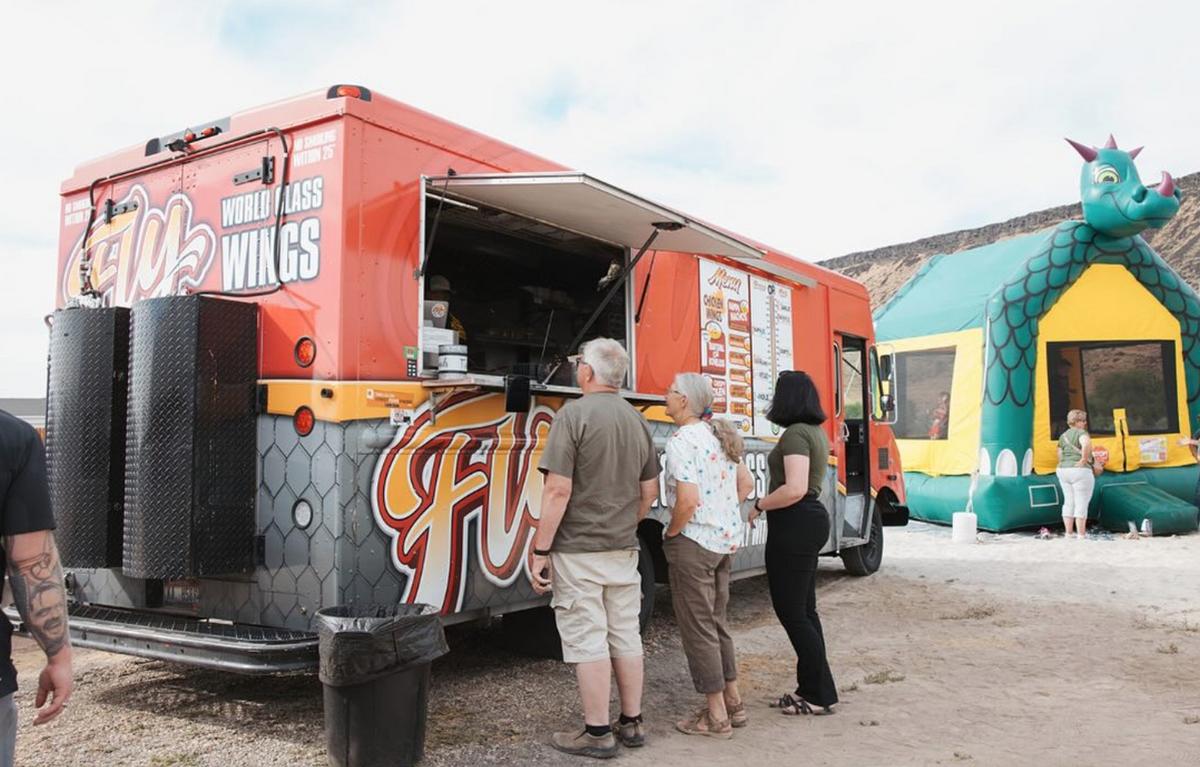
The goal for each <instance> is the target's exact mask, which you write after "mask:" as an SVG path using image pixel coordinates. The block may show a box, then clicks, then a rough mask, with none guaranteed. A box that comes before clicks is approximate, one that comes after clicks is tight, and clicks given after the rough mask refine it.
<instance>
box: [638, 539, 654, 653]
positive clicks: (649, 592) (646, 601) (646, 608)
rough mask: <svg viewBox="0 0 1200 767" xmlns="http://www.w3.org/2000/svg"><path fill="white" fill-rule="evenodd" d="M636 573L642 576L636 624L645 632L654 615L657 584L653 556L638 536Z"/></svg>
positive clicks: (644, 541)
mask: <svg viewBox="0 0 1200 767" xmlns="http://www.w3.org/2000/svg"><path fill="white" fill-rule="evenodd" d="M638 547H639V551H638V575H640V576H642V611H641V613H639V614H638V626H639V627H640V628H641V630H642V633H643V634H645V633H646V629H647V627H649V625H650V617H651V616H652V615H654V596H655V594H656V592H657V591H658V586H657V585H656V584H655V583H654V557H653V556H652V555H651V554H650V548H649V547H648V546H647V545H646V539H645V538H643V537H642V536H640V535H639V536H638Z"/></svg>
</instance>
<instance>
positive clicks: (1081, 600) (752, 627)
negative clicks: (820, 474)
mask: <svg viewBox="0 0 1200 767" xmlns="http://www.w3.org/2000/svg"><path fill="white" fill-rule="evenodd" d="M886 541H887V543H886V551H885V557H884V567H883V568H882V569H881V571H880V572H879V573H877V574H876V575H874V576H872V577H870V578H853V577H850V576H847V575H845V574H844V572H843V571H842V569H841V566H840V563H839V562H838V561H836V560H830V561H828V562H824V563H823V566H822V573H821V577H820V580H819V584H818V589H819V593H818V603H819V606H820V609H821V615H822V620H823V621H824V623H825V628H826V637H827V642H828V645H829V650H830V661H831V665H832V667H833V672H834V676H835V678H836V680H837V682H838V685H839V688H840V689H841V693H842V698H843V703H842V704H841V705H840V706H839V707H838V713H837V715H836V716H832V717H819V718H814V717H800V718H792V717H783V716H780V715H779V714H778V713H776V712H775V711H772V710H771V709H769V708H768V707H767V704H766V699H767V698H768V697H769V696H771V695H778V694H779V693H781V692H784V691H787V690H788V689H789V688H790V686H791V678H790V674H791V669H792V667H793V663H794V656H793V655H792V654H791V650H790V648H789V647H788V645H787V641H786V638H785V636H784V634H783V631H782V630H781V629H780V628H779V627H778V625H777V624H776V623H775V620H774V616H773V614H772V612H771V607H770V602H769V600H768V599H767V596H766V589H765V582H764V581H763V580H762V579H760V578H753V579H748V580H745V581H741V582H738V583H736V584H734V588H733V591H734V593H733V598H732V605H731V613H732V614H731V618H732V622H733V624H734V626H735V627H736V630H735V639H736V641H737V647H738V651H739V660H740V667H741V675H742V688H743V691H744V693H745V696H746V699H747V700H748V701H749V702H750V716H751V721H750V726H749V727H748V728H747V729H745V730H739V731H738V732H737V733H736V736H735V738H734V739H733V740H732V741H727V742H714V741H710V740H706V739H694V738H689V737H687V736H683V735H680V734H678V733H676V732H674V730H673V728H672V725H671V723H672V722H673V721H675V719H677V718H679V717H681V716H682V715H684V714H685V713H687V712H688V711H690V710H691V709H693V708H694V707H695V706H696V705H697V704H698V702H699V699H698V696H697V695H696V694H695V693H694V692H693V691H692V690H691V685H690V681H689V679H688V674H687V670H686V667H685V665H684V660H683V655H682V651H681V649H680V647H679V642H678V638H677V633H676V629H675V625H674V620H673V618H672V616H671V614H670V609H669V592H668V591H666V590H665V589H663V590H661V591H660V592H659V603H658V610H657V612H656V615H655V618H654V623H653V625H652V627H651V630H650V634H649V636H648V639H647V644H646V649H647V659H646V663H647V685H646V696H645V713H646V716H647V720H648V725H649V738H648V739H649V742H648V744H647V746H646V747H645V748H644V749H641V750H630V751H625V752H623V753H622V754H621V756H620V762H621V763H624V764H629V765H639V764H645V765H649V764H653V765H656V767H660V766H661V765H677V764H678V765H685V764H704V765H706V767H707V765H738V766H739V767H744V766H745V765H746V764H747V763H748V762H749V761H751V760H752V761H753V762H755V763H759V764H767V763H783V762H784V761H785V760H786V761H787V762H788V763H797V762H801V761H802V762H803V763H806V764H886V765H928V764H978V765H991V764H995V765H1015V764H1039V765H1077V764H1089V765H1128V764H1187V763H1192V764H1194V763H1197V761H1200V600H1198V599H1197V597H1196V592H1197V589H1198V588H1200V535H1192V536H1187V537H1181V538H1159V539H1142V540H1137V541H1130V540H1123V539H1121V538H1111V539H1107V540H1105V539H1100V540H1085V541H1077V540H1070V541H1068V540H1064V539H1061V538H1059V539H1055V540H1048V541H1046V540H1037V539H1035V538H1033V537H1032V536H1029V535H1004V536H993V535H986V534H983V535H981V536H980V542H979V543H977V544H974V545H969V544H968V545H963V544H957V545H956V544H953V543H951V542H950V539H949V531H948V530H946V529H944V528H936V527H930V526H926V525H921V524H916V523H914V524H913V525H911V526H910V527H909V528H906V529H889V530H888V531H887V538H886ZM451 643H452V646H453V647H454V651H453V652H452V653H451V655H449V656H447V657H446V658H444V659H443V660H441V661H439V662H438V663H436V664H435V666H434V679H433V692H432V696H431V701H430V725H429V731H428V739H427V746H426V759H425V762H424V764H427V765H430V767H448V766H450V765H489V764H497V765H500V764H504V765H524V764H531V765H567V764H580V763H591V762H590V760H579V759H573V758H570V757H565V756H562V755H560V754H557V753H555V752H553V751H552V750H550V749H549V748H548V747H547V746H545V745H544V743H545V740H546V737H547V735H548V733H549V732H551V731H553V730H555V729H568V728H574V727H576V726H578V722H579V715H578V703H577V701H576V698H575V690H574V685H573V678H572V676H571V673H570V671H569V669H568V668H566V667H565V666H563V665H562V664H560V663H555V662H551V661H545V660H534V659H530V658H525V657H521V656H518V655H514V654H512V653H510V652H508V651H506V650H503V649H500V647H499V642H498V636H497V631H496V630H494V629H479V628H472V629H466V628H456V629H454V630H452V632H451ZM16 656H17V665H18V668H19V670H20V673H21V680H22V685H23V687H24V688H25V689H24V690H23V691H22V692H20V693H18V704H19V705H20V706H21V707H22V723H21V727H20V733H19V736H18V751H17V763H18V764H21V765H55V766H56V767H57V766H58V765H67V764H71V765H107V764H119V765H154V766H159V767H162V766H165V765H220V766H221V767H229V765H323V764H326V761H325V757H324V743H323V734H322V714H321V692H320V685H319V683H318V682H317V681H316V680H315V679H314V678H310V677H282V678H269V679H260V678H247V677H237V676H230V675H224V674H217V673H213V672H206V671H197V670H192V669H188V668H184V667H180V666H173V665H170V664H166V663H160V662H156V661H143V660H137V659H129V658H125V657H121V656H115V655H108V654H105V653H99V652H91V651H78V653H77V669H78V674H77V676H78V687H77V691H76V695H75V698H74V700H73V702H72V704H71V706H70V708H69V710H68V712H67V713H66V714H65V715H64V717H62V719H61V721H59V722H56V723H54V724H52V725H49V726H46V727H38V728H34V727H32V726H31V724H30V722H31V720H32V718H33V717H32V714H31V713H30V707H31V706H32V696H31V695H30V689H31V688H32V686H33V684H34V680H35V678H36V674H37V670H38V668H39V655H38V652H37V650H36V648H35V647H32V646H31V645H30V644H29V643H28V642H27V641H26V640H21V641H20V643H19V648H18V650H17V653H16ZM768 760H769V761H768Z"/></svg>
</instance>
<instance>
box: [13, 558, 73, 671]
mask: <svg viewBox="0 0 1200 767" xmlns="http://www.w3.org/2000/svg"><path fill="white" fill-rule="evenodd" d="M10 540H11V539H7V540H6V541H5V543H6V548H7V547H9V541H10ZM10 550H11V549H10ZM8 578H9V584H10V585H11V586H12V592H13V601H15V602H16V605H17V610H18V612H20V613H21V617H22V618H23V619H24V620H25V625H26V627H27V628H28V630H29V633H30V634H31V635H32V636H33V638H34V640H36V641H37V643H38V644H39V645H41V647H42V650H43V651H45V653H46V657H48V658H53V657H54V656H55V655H57V654H58V653H59V652H60V651H61V650H62V649H63V648H64V647H66V645H67V638H68V633H67V593H66V590H65V589H64V588H63V572H62V565H61V564H60V563H59V560H58V550H57V549H56V548H55V546H54V538H53V537H52V536H50V535H46V536H45V544H43V546H42V550H41V551H39V552H38V553H37V554H35V555H33V556H30V557H25V558H23V559H14V560H12V561H11V562H9V566H8Z"/></svg>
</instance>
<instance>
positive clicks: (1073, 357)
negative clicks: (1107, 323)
mask: <svg viewBox="0 0 1200 767" xmlns="http://www.w3.org/2000/svg"><path fill="white" fill-rule="evenodd" d="M1046 358H1047V360H1048V369H1047V372H1048V374H1049V377H1048V380H1049V385H1050V433H1051V434H1052V435H1054V436H1057V435H1059V434H1062V433H1063V432H1064V431H1066V429H1067V413H1068V412H1069V411H1071V410H1084V411H1086V412H1087V414H1088V431H1090V432H1091V433H1093V434H1099V435H1112V434H1113V433H1114V430H1113V412H1112V411H1113V409H1114V408H1125V417H1126V418H1127V419H1128V421H1129V433H1130V434H1170V433H1172V432H1176V431H1178V430H1179V413H1178V407H1177V404H1176V385H1175V344H1174V342H1172V341H1153V342H1149V343H1145V342H1142V343H1139V342H1132V343H1130V342H1120V341H1097V342H1094V343H1049V344H1047V345H1046Z"/></svg>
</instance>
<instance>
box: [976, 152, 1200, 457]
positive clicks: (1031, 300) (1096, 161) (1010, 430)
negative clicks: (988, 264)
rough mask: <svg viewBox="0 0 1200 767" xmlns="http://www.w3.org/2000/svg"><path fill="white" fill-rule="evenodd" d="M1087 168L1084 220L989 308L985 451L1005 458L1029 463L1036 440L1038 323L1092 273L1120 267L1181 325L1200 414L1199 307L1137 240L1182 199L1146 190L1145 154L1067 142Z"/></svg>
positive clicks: (1065, 228)
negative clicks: (1141, 161)
mask: <svg viewBox="0 0 1200 767" xmlns="http://www.w3.org/2000/svg"><path fill="white" fill-rule="evenodd" d="M1067 141H1068V142H1069V143H1070V144H1071V146H1073V147H1075V150H1076V151H1078V152H1079V154H1080V156H1082V157H1083V159H1084V166H1083V170H1082V171H1081V173H1080V181H1079V186H1080V194H1081V197H1082V199H1083V221H1065V222H1063V223H1062V224H1060V225H1059V226H1058V227H1057V228H1056V229H1055V230H1054V232H1053V233H1052V234H1051V235H1050V236H1049V237H1047V238H1046V240H1045V242H1044V243H1043V245H1042V247H1041V248H1040V249H1039V250H1038V251H1037V252H1036V253H1035V254H1033V256H1032V257H1031V258H1030V259H1029V260H1028V261H1026V262H1025V264H1024V266H1023V267H1022V268H1021V269H1020V271H1019V272H1018V273H1017V274H1015V275H1013V277H1012V278H1011V279H1009V280H1008V281H1007V282H1005V283H1004V284H1003V285H1001V286H1000V287H999V288H997V289H996V291H995V292H994V293H993V294H992V296H991V298H990V299H989V300H988V303H987V315H986V317H987V339H988V351H989V354H988V358H987V360H986V364H985V369H986V386H985V387H984V396H985V398H986V403H987V404H988V405H991V406H992V407H993V408H995V411H994V412H993V413H992V417H990V418H986V419H984V420H983V422H982V424H981V435H980V436H981V438H980V447H981V448H982V450H985V451H987V455H989V456H994V457H997V458H999V456H1001V455H1004V454H1005V453H1004V451H1006V450H1007V451H1010V452H1009V453H1008V454H1009V455H1013V456H1019V455H1023V454H1024V453H1025V452H1026V450H1027V449H1028V448H1029V445H1030V443H1031V441H1032V439H1033V417H1032V413H1031V412H1030V405H1031V404H1032V402H1033V384H1034V379H1033V372H1034V365H1035V363H1036V360H1037V343H1036V342H1037V337H1038V320H1039V319H1040V318H1041V317H1042V316H1043V315H1044V314H1045V313H1046V312H1048V311H1049V310H1050V308H1051V307H1052V306H1053V305H1054V303H1055V302H1056V301H1057V300H1058V298H1059V296H1061V295H1062V294H1063V292H1064V291H1065V290H1066V289H1067V288H1068V287H1070V286H1071V285H1072V284H1074V282H1075V281H1076V280H1077V279H1079V276H1080V275H1081V274H1083V271H1084V269H1086V268H1087V267H1089V266H1091V265H1092V264H1098V263H1107V264H1120V265H1122V266H1124V267H1125V268H1126V269H1128V270H1129V271H1130V272H1131V273H1132V274H1133V276H1134V277H1135V278H1136V279H1137V281H1138V282H1140V283H1141V284H1142V285H1143V286H1145V287H1146V289H1147V290H1149V291H1150V292H1151V293H1152V294H1153V295H1154V297H1155V298H1157V299H1158V300H1159V302H1160V303H1162V304H1163V306H1165V307H1166V308H1167V309H1168V310H1169V311H1170V312H1171V313H1172V314H1174V315H1175V317H1176V319H1178V320H1179V326H1180V330H1181V331H1182V336H1183V354H1184V357H1185V359H1187V361H1188V362H1190V363H1191V364H1190V365H1187V366H1186V382H1187V393H1188V411H1189V413H1190V415H1191V419H1192V422H1193V423H1194V422H1195V419H1196V416H1197V414H1200V375H1198V372H1197V371H1200V346H1197V344H1196V337H1197V335H1198V334H1200V300H1198V299H1197V296H1196V293H1195V292H1194V291H1193V290H1192V289H1191V288H1190V287H1189V286H1188V285H1187V284H1185V283H1184V282H1182V281H1181V280H1180V279H1179V277H1178V276H1177V275H1176V274H1175V272H1174V271H1172V270H1171V268H1170V267H1169V266H1167V264H1166V262H1164V261H1163V260H1162V258H1161V257H1159V255H1158V254H1157V253H1155V252H1154V251H1153V250H1152V249H1151V248H1150V246H1149V245H1148V244H1146V241H1145V240H1143V239H1142V238H1141V237H1139V236H1138V233H1139V232H1141V231H1143V230H1145V229H1147V228H1151V229H1157V228H1159V227H1161V226H1162V225H1163V224H1165V223H1166V222H1167V221H1168V220H1170V218H1171V217H1172V216H1174V215H1175V213H1176V212H1177V211H1178V210H1179V200H1180V192H1179V190H1178V189H1177V188H1176V187H1175V182H1174V180H1173V179H1172V178H1171V175H1170V174H1169V173H1166V172H1164V173H1163V177H1162V182H1161V183H1160V184H1159V185H1158V186H1157V187H1154V188H1148V187H1146V186H1145V185H1144V184H1143V183H1142V180H1141V178H1140V177H1139V176H1138V172H1137V167H1136V166H1135V165H1134V164H1133V160H1134V158H1136V157H1137V155H1138V152H1140V151H1141V147H1139V148H1137V149H1134V150H1133V151H1131V152H1125V151H1122V150H1121V149H1118V148H1117V143H1116V141H1114V140H1113V137H1112V136H1109V137H1108V142H1107V143H1106V144H1105V145H1104V146H1103V147H1101V148H1099V149H1097V148H1094V147H1090V146H1086V145H1084V144H1080V143H1077V142H1075V141H1071V140H1070V139H1067Z"/></svg>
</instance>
